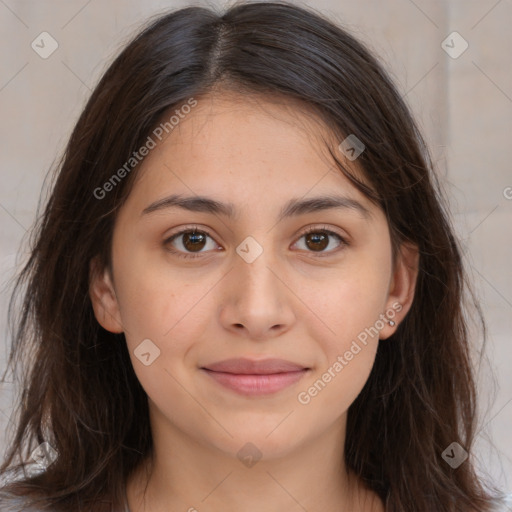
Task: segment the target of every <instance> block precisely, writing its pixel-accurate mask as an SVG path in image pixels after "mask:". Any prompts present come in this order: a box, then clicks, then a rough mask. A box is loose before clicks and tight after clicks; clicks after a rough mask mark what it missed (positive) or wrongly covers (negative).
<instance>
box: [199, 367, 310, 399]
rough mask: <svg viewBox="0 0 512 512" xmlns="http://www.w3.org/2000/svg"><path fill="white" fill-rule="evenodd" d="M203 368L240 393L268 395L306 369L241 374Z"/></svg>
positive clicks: (294, 379) (221, 382) (214, 377)
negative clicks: (262, 373)
mask: <svg viewBox="0 0 512 512" xmlns="http://www.w3.org/2000/svg"><path fill="white" fill-rule="evenodd" d="M203 370H204V371H205V372H206V373H207V374H208V375H209V376H210V377H212V378H213V379H215V380H216V381H217V382H218V383H219V384H222V385H223V386H225V387H226V388H229V389H232V390H233V391H236V392H237V393H239V394H241V395H250V396H256V395H269V394H271V393H276V392H278V391H281V390H282V389H285V388H287V387H288V386H291V385H292V384H295V383H296V382H298V381H299V380H300V379H302V377H303V376H304V374H305V373H306V372H307V371H308V370H307V369H305V370H299V371H295V372H285V373H272V374H269V375H243V374H234V373H224V372H214V371H212V370H207V369H204V368H203Z"/></svg>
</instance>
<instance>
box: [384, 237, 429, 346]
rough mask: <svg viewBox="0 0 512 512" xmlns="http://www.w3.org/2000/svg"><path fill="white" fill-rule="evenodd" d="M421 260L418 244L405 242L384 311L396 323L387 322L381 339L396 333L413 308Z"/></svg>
mask: <svg viewBox="0 0 512 512" xmlns="http://www.w3.org/2000/svg"><path fill="white" fill-rule="evenodd" d="M419 260H420V255H419V249H418V246H417V245H415V244H412V243H408V242H404V243H403V244H402V245H401V246H400V249H399V251H398V254H397V258H396V262H395V268H394V270H393V275H392V277H391V282H390V285H389V292H388V299H387V301H386V312H385V313H384V315H385V316H386V317H387V319H389V320H392V321H393V322H394V323H395V324H394V325H393V326H392V325H389V323H387V322H385V325H384V328H383V329H382V330H381V331H380V335H379V338H380V339H386V338H389V337H390V336H391V335H392V334H394V333H395V331H396V330H397V328H398V325H399V324H400V322H401V321H402V320H403V319H404V318H405V316H406V315H407V313H408V311H409V309H410V308H411V305H412V301H413V298H414V290H415V289H416V280H417V278H418V269H419Z"/></svg>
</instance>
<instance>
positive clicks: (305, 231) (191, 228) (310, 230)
mask: <svg viewBox="0 0 512 512" xmlns="http://www.w3.org/2000/svg"><path fill="white" fill-rule="evenodd" d="M190 232H198V233H200V234H204V235H206V236H207V237H209V238H211V239H212V240H213V241H214V242H215V243H216V244H217V242H216V240H215V238H214V237H213V236H212V234H211V233H210V230H209V229H207V228H201V227H200V226H198V225H190V226H185V227H183V228H181V229H180V230H179V231H177V232H176V233H173V234H171V235H169V236H168V237H166V238H165V240H164V242H163V245H164V246H167V245H168V244H170V242H172V241H173V240H174V239H175V238H178V237H179V236H180V235H183V234H185V233H190ZM317 232H322V233H327V234H328V235H329V236H335V237H338V238H339V241H340V244H339V246H338V248H336V249H334V250H330V251H320V252H315V251H306V252H307V253H309V254H311V255H313V256H315V257H325V256H331V255H334V254H337V253H338V252H339V251H340V250H342V249H343V248H344V247H346V246H349V245H350V243H349V241H348V240H347V237H346V236H345V235H342V234H340V233H339V232H337V231H335V230H334V229H333V228H330V227H328V226H325V225H322V226H318V225H314V226H310V227H308V228H306V229H302V230H300V231H298V233H296V235H295V237H296V240H295V242H294V243H293V245H295V244H297V242H298V241H299V240H300V239H301V238H302V237H304V236H305V235H308V234H310V233H317ZM217 245H218V244H217ZM166 250H168V251H169V252H171V253H173V254H177V255H178V256H179V257H182V258H200V257H202V255H205V254H208V253H209V252H211V251H204V252H202V251H200V252H197V253H193V252H183V251H180V250H175V249H166Z"/></svg>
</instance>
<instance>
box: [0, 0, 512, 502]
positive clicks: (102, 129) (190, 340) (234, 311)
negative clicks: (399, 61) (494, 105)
mask: <svg viewBox="0 0 512 512" xmlns="http://www.w3.org/2000/svg"><path fill="white" fill-rule="evenodd" d="M24 286H26V288H24V289H23V287H24ZM17 290H18V292H20V291H22V290H23V292H22V293H23V295H21V298H22V302H21V316H20V317H19V318H18V319H17V320H15V322H16V327H17V329H16V335H15V337H14V344H13V351H12V355H11V364H12V365H15V362H16V361H17V359H18V358H21V357H22V356H23V355H25V354H29V353H30V354H31V357H30V360H27V361H24V362H23V363H20V365H19V367H18V371H19V373H20V375H23V388H22V389H23V394H22V400H21V401H20V405H19V413H20V416H19V419H18V424H17V431H16V436H15V438H14V440H13V443H12V445H11V446H10V449H9V452H8V454H7V456H6V459H5V461H4V464H3V466H2V468H0V471H2V472H3V473H4V475H5V476H6V477H9V478H8V480H9V481H8V482H6V484H5V487H4V498H3V500H4V501H3V503H4V504H5V505H4V507H9V506H10V507H19V503H20V499H22V500H23V510H26V509H28V508H29V507H31V506H32V507H36V509H40V510H55V511H61V510H62V511H64V510H66V511H69V510H83V511H85V510H87V511H95V512H96V511H104V510H116V511H131V512H142V511H151V512H160V511H164V510H165V511H168V510H173V511H174V510H188V511H189V512H192V511H194V510H197V511H218V510H223V511H224V510H240V509H242V510H244V511H249V512H251V511H255V510H265V511H273V510H290V511H291V510H297V511H298V510H308V511H314V510H351V511H358V512H362V511H365V512H366V511H384V510H386V511H412V510H414V511H418V512H420V511H425V512H426V511H429V512H431V511H432V510H436V511H446V512H448V511H472V512H484V511H490V510H497V509H499V508H496V507H504V506H505V504H504V502H501V504H500V502H499V501H498V500H497V499H496V498H495V497H493V495H492V493H491V492H490V491H489V490H487V489H486V488H485V486H484V483H483V482H481V481H480V480H479V478H478V476H477V474H476V470H475V468H474V466H473V458H472V448H473V442H474V437H475V410H476V404H475V382H474V376H473V369H472V366H471V364H470V354H469V340H468V335H467V324H466V320H465V317H464V310H463V297H464V290H465V274H464V269H463V266H462V262H461V257H460V251H459V247H458V244H457V242H456V240H455V238H454V235H453V231H452V228H451V227H450V224H449V221H448V218H447V214H446V212H445V208H444V206H443V201H442V198H441V194H440V192H439V188H438V185H437V183H436V178H435V175H434V174H433V171H432V164H431V161H430V158H429V156H428V150H427V148H426V147H425V144H424V142H423V139H422V137H421V134H420V133H419V131H418V129H417V127H416V125H415V122H414V120H413V119H412V117H411V114H410V113H409V111H408V109H407V107H406V105H405V104H404V102H403V101H402V99H401V97H400V95H399V93H398V92H397V90H396V88H395V86H394V85H393V84H392V82H391V81H390V79H389V77H388V76H387V74H386V73H385V71H384V70H383V68H382V67H381V65H380V64H379V63H378V62H377V60H376V58H375V57H373V56H372V55H371V54H370V52H369V51H368V50H367V49H365V47H364V46H363V45H362V43H360V42H358V41H357V40H355V39H354V38H353V37H352V36H351V35H350V34H348V33H347V32H346V31H344V30H342V29H341V28H339V27H337V26H335V25H333V24H331V23H330V22H329V21H327V20H326V19H325V18H323V17H322V16H320V15H318V14H317V13H315V12H313V11H310V10H307V9H304V8H299V7H297V6H294V5H292V4H287V3H274V2H262V3H255V4H250V3H249V4H246V3H239V4H237V5H235V6H233V7H232V8H230V9H229V10H227V11H226V13H224V14H223V15H219V14H217V13H215V12H213V11H211V10H208V9H204V8H197V7H195V8H186V9H182V10H178V11H175V12H173V13H170V14H168V15H165V16H162V17H159V18H158V19H156V20H154V21H153V22H152V23H151V24H150V25H149V26H148V27H147V28H146V29H145V30H144V31H143V32H141V34H139V35H138V36H137V37H136V38H135V39H134V40H133V41H132V42H131V43H130V44H129V45H128V46H127V47H126V48H125V49H124V50H123V52H122V53H121V55H120V56H119V57H118V58H117V59H116V60H115V62H114V63H113V64H112V65H111V66H110V68H109V69H108V70H107V72H106V73H105V75H104V76H103V78H102V80H101V81H100V83H99V84H98V86H97V87H96V89H95V90H94V92H93V94H92V96H91V98H90V100H89V102H88V104H87V105H86V107H85V109H84V111H83V113H82V115H81V117H80V119H79V120H78V123H77V125H76V127H75V129H74V131H73V134H72V136H71V138H70V141H69V144H68V147H67V150H66V153H65V156H64V158H63V160H62V163H61V165H60V169H59V173H58V177H57V179H56V182H55V185H54V188H53V192H52V195H51V197H50V200H49V202H48V204H47V206H46V209H45V211H44V214H43V215H42V217H41V221H40V223H39V225H38V226H37V230H36V231H35V238H34V245H33V249H32V253H31V258H30V261H29V262H28V264H27V265H26V267H25V268H24V270H23V272H22V274H21V276H20V279H19V282H18V288H17ZM17 296H20V295H19V294H18V295H17ZM31 456H32V459H35V460H37V461H38V463H39V467H40V469H41V470H40V471H37V472H33V473H31V474H29V475H23V476H21V477H20V475H21V473H19V470H20V468H21V467H22V466H19V465H16V460H17V458H18V460H19V461H26V460H28V459H29V458H30V457H31ZM16 471H18V473H19V474H17V476H16V477H15V478H10V475H13V474H16ZM15 496H18V498H16V497H15ZM45 507H46V508H45ZM503 509H504V508H503Z"/></svg>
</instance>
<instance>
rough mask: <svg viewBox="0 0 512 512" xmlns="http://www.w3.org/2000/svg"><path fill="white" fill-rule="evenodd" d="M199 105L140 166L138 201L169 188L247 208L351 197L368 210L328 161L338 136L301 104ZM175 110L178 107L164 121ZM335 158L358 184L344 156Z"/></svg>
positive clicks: (236, 98) (227, 100)
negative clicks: (250, 203) (255, 203)
mask: <svg viewBox="0 0 512 512" xmlns="http://www.w3.org/2000/svg"><path fill="white" fill-rule="evenodd" d="M196 101H197V104H196V105H195V106H194V107H193V108H191V109H190V110H188V109H187V110H188V113H186V114H184V113H183V112H181V115H180V116H179V120H178V122H177V124H175V125H174V126H173V127H172V130H170V131H169V133H168V134H167V135H166V136H165V137H164V138H163V140H162V141H161V142H159V143H158V144H157V146H156V148H155V149H153V150H152V151H151V152H150V153H149V154H148V156H146V157H145V159H144V160H143V161H142V163H141V164H140V167H139V169H138V174H137V179H136V186H135V189H136V190H135V191H134V192H136V194H137V195H139V196H144V197H145V198H148V197H151V198H153V199H155V198H157V197H155V194H156V196H158V195H159V194H163V193H164V190H165V191H167V192H170V191H171V189H172V191H173V192H177V193H186V194H187V195H192V194H198V195H214V196H216V197H225V198H227V197H230V198H231V201H232V202H233V201H234V202H236V200H237V199H239V201H240V202H244V201H245V200H248V199H250V198H254V197H259V198H262V199H263V198H270V197H273V198H274V199H276V200H278V199H277V198H278V197H279V196H280V195H283V198H284V197H290V196H294V197H297V196H298V197H300V196H305V195H307V194H308V193H309V192H311V193H318V194H320V193H322V194H326V193H331V194H332V193H334V192H344V193H345V194H346V193H347V192H350V193H351V195H352V196H354V197H355V198H358V199H360V200H361V201H362V202H366V203H367V204H368V203H369V201H367V200H366V198H365V197H364V196H363V195H362V194H361V193H360V192H359V191H358V190H357V189H356V188H355V187H354V186H353V185H352V184H351V183H350V182H349V180H348V179H347V178H346V177H345V176H344V175H343V174H342V172H341V171H340V169H339V168H338V167H337V165H336V163H335V162H334V160H333V159H332V157H331V155H330V154H329V151H328V148H327V145H326V142H327V143H328V144H330V146H331V148H332V149H333V151H336V149H337V145H338V143H337V141H336V137H335V135H334V134H333V133H332V132H330V131H329V130H327V129H326V127H325V125H324V123H323V122H322V121H321V120H320V118H319V117H318V116H317V115H315V112H314V111H313V110H312V109H311V108H308V106H305V105H304V104H303V102H299V101H298V100H294V99H290V98H283V97H279V96H276V97H266V96H265V97H263V96H261V95H242V94H237V93H232V92H229V93H227V92H223V93H216V94H209V95H206V96H202V97H198V98H196ZM176 111H178V112H179V111H180V107H179V105H177V106H174V107H173V108H172V109H170V110H169V111H168V112H166V113H165V115H163V116H162V118H161V122H162V123H165V122H166V121H168V120H169V118H170V117H171V116H172V115H173V114H174V113H178V112H176ZM174 119H178V118H177V117H176V116H174ZM337 158H338V159H339V160H340V161H341V162H342V163H343V165H345V166H346V167H348V168H349V169H350V170H351V172H353V173H354V174H356V175H357V176H358V177H361V174H362V173H361V172H360V170H359V169H357V167H355V166H354V164H353V162H352V163H349V162H347V161H346V160H345V158H344V156H343V154H342V153H341V152H339V151H338V153H337ZM369 208H370V206H369Z"/></svg>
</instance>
